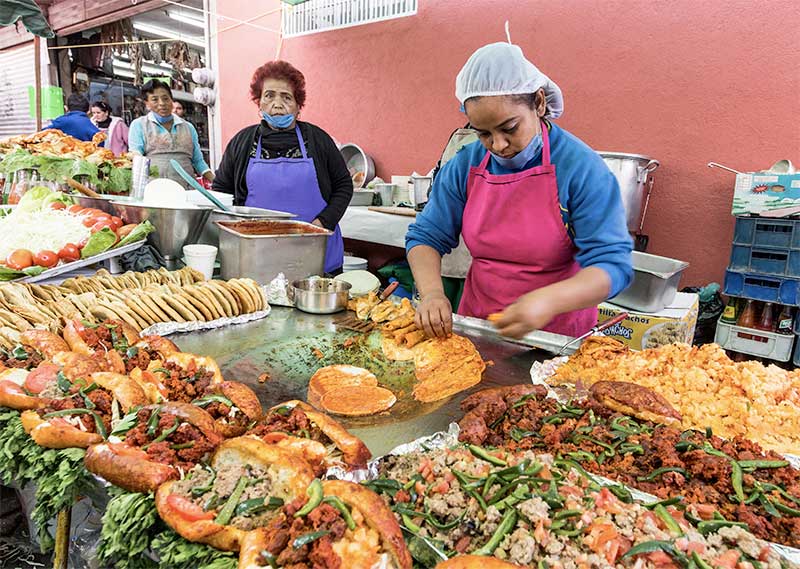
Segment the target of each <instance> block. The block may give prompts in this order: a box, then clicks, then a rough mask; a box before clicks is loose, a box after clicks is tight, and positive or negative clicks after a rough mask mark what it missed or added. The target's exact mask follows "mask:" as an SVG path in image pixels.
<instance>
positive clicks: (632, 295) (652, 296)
mask: <svg viewBox="0 0 800 569" xmlns="http://www.w3.org/2000/svg"><path fill="white" fill-rule="evenodd" d="M632 256H633V282H632V283H631V286H629V287H628V288H627V289H625V290H624V291H622V292H621V293H620V294H618V295H617V296H615V297H614V298H612V299H611V300H609V302H611V303H612V304H616V305H617V306H624V307H625V308H630V309H632V310H636V311H638V312H659V311H661V310H664V308H666V307H667V306H669V305H670V304H671V303H672V301H673V300H675V295H676V294H677V292H678V284H679V283H680V281H681V276H682V275H683V271H685V270H686V267H688V266H689V263H686V262H684V261H678V260H677V259H670V258H669V257H659V256H658V255H650V254H649V253H641V252H639V251H633V253H632Z"/></svg>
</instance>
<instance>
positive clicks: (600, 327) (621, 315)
mask: <svg viewBox="0 0 800 569" xmlns="http://www.w3.org/2000/svg"><path fill="white" fill-rule="evenodd" d="M627 317H628V313H627V312H620V313H619V314H617V315H616V316H614V318H611V319H610V320H606V321H605V322H603V323H602V324H598V325H597V326H595V327H594V328H592V329H591V330H589V331H588V332H586V333H585V334H581V335H580V336H578V337H577V338H573V339H572V340H570V341H569V342H567V343H566V344H564V345H563V346H561V349H560V350H558V353H557V354H556V356H563V355H564V352H565V351H566V350H567V348H569V347H570V346H571V345H573V344H574V343H575V342H581V341H582V340H585V339H586V338H588V337H589V336H592V335H594V334H597V333H598V332H602V331H603V330H606V329H608V328H611V327H612V326H614V325H615V324H619V323H620V322H622V321H623V320H625V319H626V318H627Z"/></svg>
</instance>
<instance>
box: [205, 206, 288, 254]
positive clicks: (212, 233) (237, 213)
mask: <svg viewBox="0 0 800 569" xmlns="http://www.w3.org/2000/svg"><path fill="white" fill-rule="evenodd" d="M228 207H229V209H230V211H222V210H221V209H215V210H214V211H212V212H211V215H210V216H208V221H207V222H206V224H205V225H204V226H203V231H202V233H201V234H200V239H199V240H198V243H203V244H205V245H213V246H214V247H219V227H217V226H216V225H215V224H214V222H215V221H242V220H247V219H291V218H293V217H296V216H295V214H293V213H288V212H285V211H276V210H274V209H263V208H260V207H249V206H246V205H232V206H228Z"/></svg>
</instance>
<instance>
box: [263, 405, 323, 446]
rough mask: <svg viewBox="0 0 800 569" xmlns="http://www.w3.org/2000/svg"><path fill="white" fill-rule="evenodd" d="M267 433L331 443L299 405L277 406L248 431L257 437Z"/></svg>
mask: <svg viewBox="0 0 800 569" xmlns="http://www.w3.org/2000/svg"><path fill="white" fill-rule="evenodd" d="M269 433H288V434H290V435H293V436H296V437H303V438H306V439H311V440H312V441H318V442H320V443H322V444H324V445H325V446H328V445H330V444H332V443H333V441H331V439H330V438H328V436H327V435H326V434H325V433H324V432H322V429H320V428H319V427H318V426H317V425H316V424H314V423H313V422H312V421H311V419H309V418H308V415H306V414H305V413H304V412H303V410H302V409H300V408H299V407H295V408H294V409H291V410H289V409H288V408H287V407H283V408H279V409H277V410H275V411H273V412H271V413H270V414H269V415H267V416H266V417H264V418H263V419H262V420H261V421H259V423H258V424H257V425H256V426H255V427H253V428H252V429H251V430H250V431H249V432H248V434H250V435H255V436H257V437H263V436H264V435H267V434H269Z"/></svg>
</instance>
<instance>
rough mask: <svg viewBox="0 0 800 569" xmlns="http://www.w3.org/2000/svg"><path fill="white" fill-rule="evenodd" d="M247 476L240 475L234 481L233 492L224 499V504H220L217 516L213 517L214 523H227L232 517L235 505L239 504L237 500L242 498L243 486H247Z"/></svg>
mask: <svg viewBox="0 0 800 569" xmlns="http://www.w3.org/2000/svg"><path fill="white" fill-rule="evenodd" d="M248 482H249V481H248V480H247V477H245V476H242V477H241V478H239V480H238V481H237V482H236V486H235V487H234V489H233V492H232V493H231V495H230V496H228V499H227V500H226V501H225V505H224V506H222V509H221V510H220V511H219V513H218V514H217V517H216V518H214V523H215V524H219V525H221V526H224V525H228V524H229V523H230V521H231V519H232V518H233V514H234V512H235V511H236V506H237V505H238V504H239V500H241V498H242V494H244V490H245V488H247V483H248Z"/></svg>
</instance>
